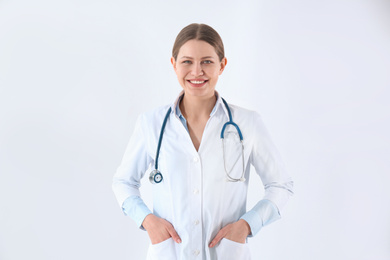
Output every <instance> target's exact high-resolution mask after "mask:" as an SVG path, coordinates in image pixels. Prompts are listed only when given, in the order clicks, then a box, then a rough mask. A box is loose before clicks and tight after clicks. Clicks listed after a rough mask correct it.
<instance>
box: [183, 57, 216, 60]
mask: <svg viewBox="0 0 390 260" xmlns="http://www.w3.org/2000/svg"><path fill="white" fill-rule="evenodd" d="M180 59H191V60H193V59H194V58H192V57H190V56H183V57H181V58H180ZM201 59H202V60H203V59H214V57H212V56H205V57H202V58H201Z"/></svg>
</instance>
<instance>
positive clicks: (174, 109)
mask: <svg viewBox="0 0 390 260" xmlns="http://www.w3.org/2000/svg"><path fill="white" fill-rule="evenodd" d="M183 96H184V90H182V91H181V92H180V94H179V96H178V97H177V98H176V100H175V102H173V104H171V114H173V113H175V115H176V116H177V117H178V118H180V116H183V115H182V113H181V111H180V108H179V104H180V100H181V99H182V98H183ZM215 96H216V97H217V102H216V103H215V106H214V108H213V110H212V111H211V113H210V117H211V116H213V115H214V114H215V113H216V112H217V111H218V109H221V108H222V110H223V111H224V112H225V114H226V116H227V118H229V113H228V111H227V109H226V107H225V105H224V104H223V101H222V97H221V96H220V95H219V93H218V91H216V90H215Z"/></svg>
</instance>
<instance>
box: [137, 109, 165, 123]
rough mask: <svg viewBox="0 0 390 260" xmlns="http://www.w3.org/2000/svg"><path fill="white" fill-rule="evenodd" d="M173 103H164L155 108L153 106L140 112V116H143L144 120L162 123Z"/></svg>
mask: <svg viewBox="0 0 390 260" xmlns="http://www.w3.org/2000/svg"><path fill="white" fill-rule="evenodd" d="M170 107H171V105H162V106H158V107H155V108H152V109H150V110H147V111H145V112H143V113H141V114H140V118H142V119H143V120H144V121H146V122H148V124H150V123H157V124H159V125H160V124H161V123H162V122H163V120H164V118H165V116H166V114H167V112H168V110H169V108H170Z"/></svg>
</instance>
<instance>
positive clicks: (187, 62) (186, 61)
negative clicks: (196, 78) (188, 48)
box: [183, 60, 191, 64]
mask: <svg viewBox="0 0 390 260" xmlns="http://www.w3.org/2000/svg"><path fill="white" fill-rule="evenodd" d="M183 63H186V64H191V61H190V60H185V61H183Z"/></svg>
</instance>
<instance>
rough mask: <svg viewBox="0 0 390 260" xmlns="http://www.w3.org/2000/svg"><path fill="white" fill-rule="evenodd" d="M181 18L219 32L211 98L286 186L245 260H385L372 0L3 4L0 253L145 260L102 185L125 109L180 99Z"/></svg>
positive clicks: (379, 40)
mask: <svg viewBox="0 0 390 260" xmlns="http://www.w3.org/2000/svg"><path fill="white" fill-rule="evenodd" d="M192 22H201V23H206V24H209V25H211V26H212V27H214V28H215V29H216V30H217V31H218V32H219V33H220V35H221V36H222V38H223V40H224V44H225V49H226V57H227V59H228V65H227V68H226V70H225V71H224V74H223V75H222V76H221V78H220V81H219V82H218V85H217V90H218V91H219V92H220V94H221V95H222V96H223V97H225V98H226V100H228V101H229V102H230V103H233V104H236V105H239V106H243V107H246V108H249V109H253V110H257V111H258V112H259V113H260V114H261V115H262V117H263V120H264V122H265V123H266V125H267V127H268V129H269V131H270V133H271V136H272V138H273V141H274V143H275V144H276V146H277V147H278V149H279V151H280V153H281V155H282V157H283V159H284V161H285V163H286V165H287V167H288V170H289V172H290V174H291V176H292V177H293V179H294V182H295V195H294V196H293V197H292V198H291V200H290V201H289V203H288V205H287V206H286V208H285V210H284V212H283V217H282V220H280V221H278V222H275V223H273V224H271V225H270V226H267V227H265V228H264V229H263V230H262V231H260V233H259V234H258V235H257V236H256V237H255V238H252V239H250V242H249V243H250V247H251V252H252V255H253V259H261V260H277V259H281V260H282V259H283V260H286V259H287V260H313V259H315V260H328V259H340V260H345V259H353V260H365V259H367V260H385V259H386V260H388V259H390V191H389V190H390V187H389V184H390V171H389V170H390V165H389V164H390V163H389V162H390V160H389V155H390V147H389V144H390V142H389V141H390V140H389V136H390V135H389V133H390V123H389V119H390V105H389V98H390V89H389V88H390V73H389V72H390V2H389V1H385V0H383V1H380V0H378V1H373V0H366V1H362V0H351V1H347V0H345V1H344V0H341V1H340V0H338V1H336V0H330V1H310V0H299V1H253V2H248V1H176V2H174V1H130V0H126V1H125V0H110V1H108V0H94V1H92V0H91V1H88V0H77V1H76V0H67V1H65V0H63V1H52V0H36V1H30V0H28V1H27V0H20V1H16V0H1V1H0V122H1V125H0V259H1V260H16V259H18V260H19V259H40V260H52V259H69V260H79V259H80V260H81V259H95V260H100V259H136V260H138V259H144V257H145V255H146V250H147V247H148V237H147V233H146V232H143V231H141V230H139V229H138V228H137V227H136V225H135V223H134V222H133V221H132V220H131V219H130V218H128V217H125V216H124V215H123V213H122V212H121V210H120V208H119V205H118V204H117V202H116V200H115V198H114V195H113V192H112V190H111V180H112V177H113V174H114V173H115V170H116V168H117V167H118V166H119V163H120V161H121V158H122V155H123V153H124V150H125V147H126V144H127V141H128V140H129V138H130V135H131V133H132V130H133V127H134V121H135V119H136V117H137V115H138V114H140V113H142V112H144V111H146V110H149V109H151V108H154V107H157V106H160V105H163V104H168V103H170V102H173V101H174V99H175V98H176V96H177V94H178V93H179V91H180V90H181V89H180V85H179V84H178V82H177V79H176V75H175V74H174V71H173V69H172V67H171V64H170V61H169V59H170V57H171V48H172V45H173V42H174V40H175V37H176V35H177V33H178V32H179V31H180V30H181V29H182V28H183V27H184V26H186V25H188V24H190V23H192ZM252 181H253V182H252V183H251V186H250V191H249V201H248V207H251V206H253V205H254V203H255V202H256V201H257V200H258V199H259V198H260V196H261V195H262V191H259V189H258V188H257V186H256V185H260V181H259V180H258V178H257V177H254V178H252ZM150 188H151V184H149V183H148V182H146V181H145V182H144V185H143V187H142V194H143V195H144V198H145V201H147V202H148V203H149V205H150V202H151V201H150ZM150 206H151V205H150Z"/></svg>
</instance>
